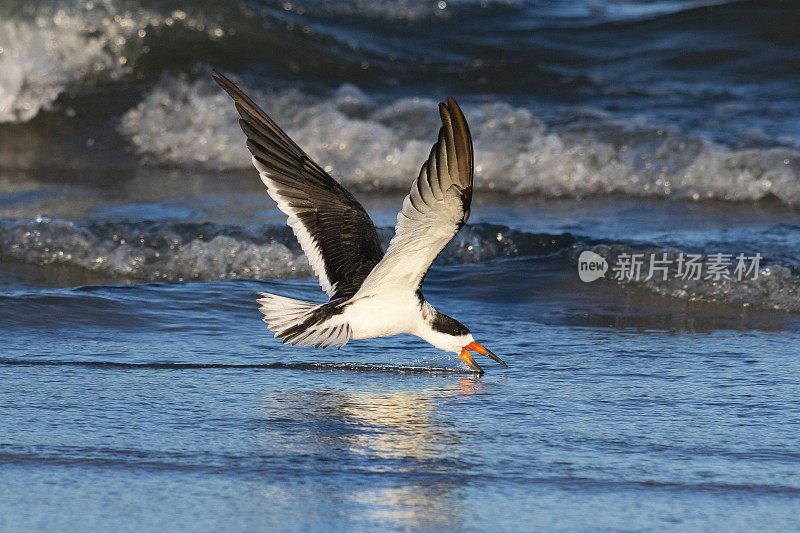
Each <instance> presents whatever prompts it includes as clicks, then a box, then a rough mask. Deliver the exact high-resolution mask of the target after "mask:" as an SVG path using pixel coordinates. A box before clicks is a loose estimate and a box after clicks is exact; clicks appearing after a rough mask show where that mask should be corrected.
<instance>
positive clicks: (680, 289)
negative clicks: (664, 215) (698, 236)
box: [569, 243, 800, 313]
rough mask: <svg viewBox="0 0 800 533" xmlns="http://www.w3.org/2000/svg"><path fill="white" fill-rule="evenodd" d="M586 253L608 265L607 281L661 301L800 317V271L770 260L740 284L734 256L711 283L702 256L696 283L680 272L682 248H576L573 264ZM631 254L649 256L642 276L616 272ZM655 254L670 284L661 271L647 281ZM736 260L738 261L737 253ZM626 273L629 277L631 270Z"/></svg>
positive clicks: (579, 246)
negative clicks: (664, 298)
mask: <svg viewBox="0 0 800 533" xmlns="http://www.w3.org/2000/svg"><path fill="white" fill-rule="evenodd" d="M587 250H588V251H592V252H594V253H596V254H597V255H599V256H601V257H603V258H605V260H606V261H607V263H608V265H609V270H608V271H607V272H606V274H605V276H604V278H605V280H607V281H606V282H613V283H618V284H619V285H622V286H628V287H638V288H642V289H646V290H649V291H652V292H654V293H656V294H660V295H662V296H669V297H672V298H678V299H680V300H686V301H691V302H711V303H723V304H731V305H737V306H742V307H756V308H760V309H771V310H776V311H786V312H791V313H798V312H800V271H798V270H797V269H796V268H791V267H787V266H784V265H781V264H777V263H775V262H772V261H770V260H769V259H765V260H763V261H761V264H760V265H759V266H758V269H757V270H755V269H754V271H753V272H743V274H746V275H743V276H741V278H742V279H738V278H739V276H738V275H735V274H734V273H733V271H734V268H735V267H736V264H737V261H736V258H735V256H734V257H733V258H732V262H731V264H730V268H729V269H728V270H727V273H726V276H725V277H722V276H720V277H719V279H715V278H717V276H714V275H712V276H711V279H706V276H707V274H706V270H705V269H707V268H708V265H709V263H710V261H711V259H710V258H709V257H708V256H707V255H706V256H702V259H701V261H700V263H701V264H703V265H704V266H703V267H702V268H703V270H702V271H701V275H699V276H696V277H698V278H699V279H693V278H694V277H695V276H693V275H689V276H686V277H687V278H689V279H684V277H683V276H681V275H679V273H678V271H677V264H678V262H677V260H678V257H679V256H680V255H681V254H683V253H684V252H683V251H682V250H680V249H674V248H673V249H658V248H643V247H637V246H631V245H628V244H611V245H607V244H598V245H587V244H584V243H576V244H575V245H574V246H573V247H572V250H571V252H570V254H569V255H570V257H571V259H572V262H573V263H576V264H577V262H578V257H579V256H580V254H581V253H582V252H584V251H587ZM715 253H716V252H715ZM720 253H722V252H720ZM632 254H643V255H644V259H645V264H644V266H643V267H642V271H641V276H635V275H631V276H626V275H617V273H616V272H613V271H612V269H613V267H614V266H615V265H623V264H629V263H627V261H629V259H630V257H631V255H632ZM651 254H655V257H656V259H657V260H665V261H667V263H661V264H662V265H664V264H666V265H668V267H669V268H668V271H667V273H666V279H664V277H665V276H664V274H663V273H661V272H660V271H654V275H653V276H652V278H651V279H646V278H647V277H648V276H647V274H649V271H648V269H649V260H650V256H651ZM731 255H732V256H733V254H731ZM620 256H624V257H627V259H626V260H625V261H622V262H621V261H620ZM748 257H749V256H748ZM745 266H746V267H747V268H748V269H749V268H750V267H751V266H752V260H749V259H748V260H747V261H745ZM624 273H626V274H630V273H631V271H630V270H627V271H625V272H624Z"/></svg>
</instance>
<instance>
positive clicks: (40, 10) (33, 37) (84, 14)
mask: <svg viewBox="0 0 800 533" xmlns="http://www.w3.org/2000/svg"><path fill="white" fill-rule="evenodd" d="M14 4H15V3H14V2H11V4H10V5H5V6H2V7H0V72H2V73H3V75H2V76H0V123H3V122H26V121H28V120H30V119H32V118H33V117H35V116H36V115H37V114H38V113H39V112H40V111H42V110H46V109H50V108H51V107H52V106H53V103H54V102H55V101H56V99H57V98H58V97H59V96H60V95H61V94H62V93H63V92H64V91H66V90H67V89H69V88H71V87H74V86H77V85H79V84H81V83H84V84H86V85H89V86H91V85H93V84H96V83H99V82H107V81H114V80H118V79H120V78H122V77H123V76H125V75H129V74H131V73H133V72H134V66H135V64H136V62H137V61H138V60H139V59H140V58H141V57H142V56H143V55H145V54H148V53H149V52H150V47H149V46H148V39H150V38H151V35H150V34H151V33H153V32H159V31H161V29H162V28H169V29H170V30H172V32H173V33H174V32H175V31H177V30H180V29H183V30H186V31H190V32H194V33H200V34H203V35H204V36H205V37H206V40H208V41H213V40H215V39H218V38H220V37H222V36H223V35H225V30H223V28H222V27H221V26H220V25H219V24H215V23H213V22H211V21H209V20H208V19H207V18H206V17H205V16H203V15H200V14H192V13H187V12H186V11H182V10H178V9H176V10H172V11H166V12H161V11H159V10H157V9H151V8H147V7H143V6H142V5H136V4H133V3H126V2H117V1H115V0H74V1H65V2H56V3H50V2H44V1H34V2H26V3H24V4H21V5H17V6H15V5H14Z"/></svg>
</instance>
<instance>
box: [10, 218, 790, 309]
mask: <svg viewBox="0 0 800 533" xmlns="http://www.w3.org/2000/svg"><path fill="white" fill-rule="evenodd" d="M378 233H379V236H380V239H381V241H382V243H383V246H384V247H386V246H387V245H388V241H389V239H390V238H391V236H392V233H393V232H392V230H391V229H390V228H379V229H378ZM587 249H589V250H592V251H594V252H595V253H597V254H599V255H601V256H603V257H605V258H606V259H607V260H608V261H609V263H610V264H616V263H617V257H618V256H619V254H621V253H629V254H630V253H634V252H636V253H642V252H649V251H654V250H644V249H642V248H641V247H634V246H630V245H628V244H624V243H622V244H612V245H595V246H587V245H585V244H582V243H576V241H575V238H574V237H573V236H571V235H569V234H564V235H548V234H533V233H528V232H524V231H518V230H514V229H510V228H507V227H504V226H495V225H490V224H474V225H467V226H465V227H464V228H463V229H462V231H461V232H459V234H458V235H457V236H456V237H455V238H454V239H453V241H452V242H451V243H450V244H448V246H447V247H446V248H445V249H444V251H443V252H442V254H441V256H440V258H439V260H438V261H439V263H443V264H466V263H475V262H480V261H487V260H491V259H498V258H509V257H534V256H550V257H556V256H558V257H563V258H564V262H563V266H564V275H567V276H575V270H574V265H573V264H572V263H575V262H577V257H578V256H579V255H580V253H581V252H582V251H584V250H587ZM658 252H659V253H661V252H662V251H661V250H658ZM664 252H666V253H668V254H669V257H670V258H673V259H674V258H675V257H676V256H677V254H678V253H680V250H664ZM0 258H2V259H14V260H16V261H22V262H25V263H30V264H36V265H41V266H45V267H47V266H49V265H69V266H71V267H77V268H81V269H86V270H87V271H91V272H94V273H97V274H99V275H101V276H103V277H107V278H108V279H109V280H114V281H124V280H133V281H160V280H170V281H181V280H220V279H230V278H259V279H265V278H309V277H312V276H313V274H312V271H311V268H310V267H309V266H308V261H307V260H306V258H305V256H304V255H303V253H302V251H301V250H300V247H299V246H298V245H297V241H296V240H295V238H294V236H293V235H292V233H291V231H290V230H289V229H288V228H287V227H285V226H270V225H264V226H258V227H242V226H236V225H229V224H214V223H198V222H164V221H161V222H128V221H119V222H73V221H68V220H55V219H54V220H51V219H48V218H39V219H34V220H31V219H2V220H0ZM610 277H611V275H610V274H608V275H607V278H610ZM601 283H607V282H601ZM621 283H623V284H625V285H632V286H637V287H640V288H644V289H647V290H650V291H652V292H654V293H656V294H660V295H665V296H671V297H674V298H679V299H682V300H688V301H704V302H719V303H726V304H733V305H742V306H753V307H759V308H766V309H774V310H779V311H788V312H795V313H796V312H800V275H798V274H797V273H796V271H794V270H792V269H791V268H789V267H787V266H785V265H781V264H778V263H775V262H771V261H769V260H765V261H764V262H763V263H762V266H761V269H760V270H759V274H758V278H757V279H755V280H753V279H749V278H748V279H745V280H742V281H736V280H724V279H723V280H719V281H711V280H706V279H702V280H682V279H677V278H676V277H675V276H669V278H668V279H667V280H666V281H662V280H660V279H659V278H658V277H657V276H656V277H654V278H653V279H651V280H646V281H645V280H644V279H642V280H641V281H637V280H633V281H624V282H621Z"/></svg>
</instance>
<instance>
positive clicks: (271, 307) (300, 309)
mask: <svg viewBox="0 0 800 533" xmlns="http://www.w3.org/2000/svg"><path fill="white" fill-rule="evenodd" d="M259 294H261V296H263V298H259V299H258V300H256V301H257V302H258V303H259V304H261V307H260V308H259V311H261V312H262V313H264V318H263V320H264V322H266V323H267V328H269V330H270V331H274V332H275V338H276V339H283V342H284V343H287V342H288V343H291V344H292V345H300V346H314V347H315V348H328V347H329V346H337V345H338V347H339V348H341V347H342V346H344V345H345V344H347V342H348V341H349V340H350V336H351V330H350V325H349V324H348V323H347V322H346V321H343V320H341V317H340V315H338V314H333V315H329V314H328V313H325V312H324V310H322V309H321V308H322V307H324V306H326V305H329V304H322V305H320V304H315V303H312V302H305V301H303V300H295V299H293V298H286V297H285V296H278V295H277V294H269V293H266V292H261V293H259Z"/></svg>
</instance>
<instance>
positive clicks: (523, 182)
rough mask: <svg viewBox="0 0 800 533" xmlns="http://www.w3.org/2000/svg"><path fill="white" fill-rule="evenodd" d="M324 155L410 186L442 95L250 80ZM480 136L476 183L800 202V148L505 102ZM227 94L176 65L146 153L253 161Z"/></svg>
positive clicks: (137, 121)
mask: <svg viewBox="0 0 800 533" xmlns="http://www.w3.org/2000/svg"><path fill="white" fill-rule="evenodd" d="M249 92H250V93H251V94H252V96H253V97H254V99H255V100H257V101H258V102H259V103H260V104H261V105H262V107H263V108H264V109H265V110H266V111H267V112H268V113H270V114H271V115H272V116H273V117H274V118H275V119H276V121H277V122H278V123H279V124H280V125H281V126H282V127H283V128H284V129H286V130H287V132H288V133H289V134H290V135H291V136H292V137H293V138H294V139H295V140H296V141H297V142H298V143H299V144H300V145H301V146H302V147H303V148H304V149H305V150H306V151H307V152H308V153H309V155H310V156H311V157H312V158H314V159H315V160H316V161H317V162H318V163H320V164H321V165H322V166H323V167H325V168H326V169H327V170H329V171H330V172H331V173H332V175H333V176H335V177H336V178H337V179H339V180H340V181H341V182H343V183H344V184H345V185H346V186H348V187H353V188H357V189H379V188H381V189H400V190H402V189H405V188H406V187H408V186H409V183H410V182H411V180H412V179H413V177H414V176H416V174H417V173H418V171H419V167H420V165H421V164H422V161H423V160H424V159H425V158H426V157H427V155H428V151H429V150H430V146H431V143H432V140H433V139H435V134H436V130H437V128H438V120H439V118H438V113H437V111H436V103H437V102H436V101H435V100H430V99H422V98H404V99H399V100H395V101H391V102H388V103H387V102H382V101H379V100H377V99H376V98H373V97H371V96H368V95H366V94H364V93H363V92H361V91H360V90H359V89H358V88H357V87H355V86H353V85H343V86H341V87H340V88H339V89H338V90H337V91H335V92H334V93H333V94H330V95H327V96H318V95H313V94H309V93H304V92H301V91H298V90H296V89H279V90H277V89H276V90H267V91H259V90H255V91H252V90H251V91H249ZM463 107H464V109H465V112H466V115H467V118H468V121H469V124H470V128H471V131H472V136H473V138H474V141H475V159H476V160H475V163H476V167H475V171H476V172H475V184H476V187H477V188H478V189H484V190H486V189H493V190H498V191H504V192H509V193H513V194H529V193H534V194H544V195H548V196H568V197H585V196H596V195H604V194H614V193H621V194H626V195H632V196H656V197H665V198H669V197H672V198H690V199H704V198H717V199H723V200H731V201H742V200H754V199H760V198H764V197H765V196H768V195H774V196H776V197H778V198H780V199H781V200H783V201H784V202H787V203H797V202H800V152H797V151H793V150H788V149H779V148H774V149H748V150H734V149H731V148H728V147H725V146H722V145H719V144H715V143H712V142H710V141H707V140H705V139H702V138H698V137H691V136H686V135H683V134H681V133H678V132H674V131H668V130H660V129H654V128H651V127H649V126H648V125H646V124H643V123H642V121H633V122H631V123H623V122H620V121H616V120H613V119H610V118H608V117H606V116H604V115H603V114H600V113H595V114H593V115H589V114H587V113H582V115H581V116H580V117H579V118H576V119H574V120H572V121H570V122H569V123H568V124H566V125H564V124H561V125H559V126H553V127H548V126H546V125H544V124H543V123H542V121H541V120H540V119H538V118H537V117H536V116H534V115H533V114H532V113H531V112H530V111H529V110H527V109H525V108H520V107H514V106H511V105H508V104H506V103H501V102H494V103H484V104H470V103H464V106H463ZM236 119H237V117H236V113H235V111H234V108H233V105H232V104H231V102H230V101H229V99H228V97H227V96H226V95H225V94H224V93H223V92H222V91H221V89H219V88H217V87H216V86H215V85H214V84H213V82H211V81H210V80H209V79H205V78H200V79H197V80H194V81H191V80H189V79H188V78H186V77H185V76H165V77H163V78H162V79H161V81H160V82H159V83H158V84H157V86H156V87H155V88H154V89H153V90H152V91H151V92H150V93H149V94H148V95H147V96H146V97H145V98H144V100H143V101H142V102H141V103H140V104H139V105H137V106H136V107H135V108H133V109H131V110H130V111H128V112H127V113H126V114H125V115H124V117H123V118H122V121H121V125H120V131H121V132H122V133H123V134H124V135H126V136H127V138H128V139H129V140H130V142H131V145H132V147H133V149H134V150H135V151H136V152H137V153H138V154H140V155H141V156H142V157H144V158H148V159H150V160H151V161H155V162H158V163H161V164H170V165H201V166H204V167H208V168H213V169H232V168H248V167H249V165H250V163H249V155H248V154H247V151H246V150H245V148H244V141H243V135H242V133H241V132H240V131H239V128H238V124H237V122H236Z"/></svg>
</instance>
